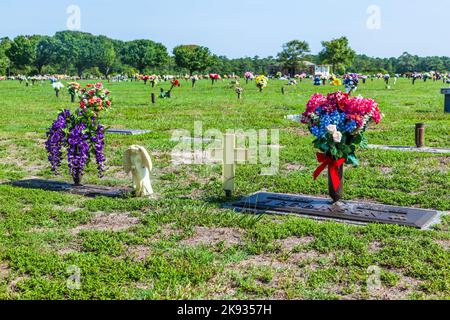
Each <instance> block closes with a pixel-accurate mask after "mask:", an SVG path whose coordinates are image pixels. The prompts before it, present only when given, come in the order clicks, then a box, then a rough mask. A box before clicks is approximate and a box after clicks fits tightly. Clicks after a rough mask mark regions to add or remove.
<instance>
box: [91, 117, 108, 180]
mask: <svg viewBox="0 0 450 320" xmlns="http://www.w3.org/2000/svg"><path fill="white" fill-rule="evenodd" d="M95 133H96V134H95V136H93V137H92V138H91V141H92V143H93V144H94V150H93V151H94V153H95V160H96V162H97V169H98V176H99V177H100V178H103V171H104V169H105V160H106V158H105V128H104V127H103V126H102V125H101V124H99V125H98V127H97V130H96V132H95Z"/></svg>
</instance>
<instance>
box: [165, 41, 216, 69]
mask: <svg viewBox="0 0 450 320" xmlns="http://www.w3.org/2000/svg"><path fill="white" fill-rule="evenodd" d="M173 54H174V56H175V62H176V64H177V66H178V67H180V68H185V69H187V70H189V74H190V75H192V74H193V73H194V72H195V71H200V72H201V71H204V70H205V69H206V68H208V67H209V66H210V65H211V62H212V60H211V53H210V51H209V49H208V48H206V47H201V46H197V45H181V46H177V47H175V48H174V49H173Z"/></svg>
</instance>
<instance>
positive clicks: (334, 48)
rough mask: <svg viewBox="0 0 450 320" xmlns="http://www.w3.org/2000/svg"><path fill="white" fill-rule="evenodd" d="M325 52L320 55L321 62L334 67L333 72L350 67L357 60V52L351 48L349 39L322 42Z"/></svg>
mask: <svg viewBox="0 0 450 320" xmlns="http://www.w3.org/2000/svg"><path fill="white" fill-rule="evenodd" d="M322 46H323V50H322V51H321V52H320V53H319V60H320V61H321V62H322V63H328V64H331V65H332V66H333V72H335V71H336V69H337V68H343V69H345V68H346V67H348V66H350V65H351V64H352V62H353V60H354V59H355V55H356V53H355V51H354V50H353V49H352V48H350V46H349V43H348V39H347V37H342V38H339V39H333V40H331V41H322Z"/></svg>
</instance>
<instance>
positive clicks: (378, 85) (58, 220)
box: [0, 80, 450, 299]
mask: <svg viewBox="0 0 450 320" xmlns="http://www.w3.org/2000/svg"><path fill="white" fill-rule="evenodd" d="M283 83H284V82H281V81H275V80H273V81H270V82H269V87H268V88H267V89H266V90H265V91H264V92H263V93H259V92H258V90H257V88H256V87H255V86H254V83H249V84H248V85H245V84H244V85H243V86H244V90H245V91H244V93H243V99H242V100H240V101H239V100H237V99H236V94H235V93H234V91H233V89H230V87H229V83H228V81H224V82H218V83H217V84H216V85H215V86H211V83H210V82H209V81H206V80H205V81H200V82H199V83H198V85H197V87H196V88H195V89H192V88H191V87H190V83H185V82H184V80H183V81H182V87H181V88H176V89H174V92H173V98H172V99H170V100H158V101H157V104H156V105H153V106H152V105H151V104H150V92H151V91H150V90H151V88H150V86H149V85H147V86H144V84H143V83H142V82H139V83H136V82H132V83H110V84H108V85H107V87H108V89H110V90H111V91H112V94H111V96H112V97H113V100H114V101H113V102H114V105H113V109H112V110H111V111H110V112H109V113H107V114H105V119H104V121H103V122H104V124H106V125H108V126H111V127H114V128H128V129H148V130H151V132H150V133H148V134H145V135H141V136H118V135H108V136H107V150H106V154H107V158H108V161H107V165H108V171H107V173H106V177H105V178H104V179H102V180H100V179H98V178H97V177H96V174H95V168H94V166H93V165H91V166H90V169H89V170H88V171H87V174H86V175H85V177H84V178H83V182H84V183H90V184H102V185H109V186H130V184H131V177H127V176H126V175H125V174H124V173H123V169H122V167H121V165H122V156H123V152H124V150H125V149H126V148H127V147H128V146H129V145H132V144H139V145H142V146H144V147H146V148H147V149H148V150H149V152H150V154H151V155H152V158H153V160H154V166H155V170H154V173H153V187H154V189H155V192H156V193H157V197H156V199H136V198H126V199H109V198H95V199H91V198H85V197H81V196H74V195H69V194H64V193H56V192H46V191H42V190H28V189H27V190H25V189H21V188H17V187H12V186H10V185H8V184H7V183H8V182H11V181H15V180H21V179H25V178H32V177H39V178H43V179H56V180H60V181H71V179H70V177H69V175H68V172H67V171H68V170H67V169H64V170H63V171H64V172H63V173H64V174H63V175H62V176H59V177H54V176H53V175H52V174H51V172H50V166H49V164H48V162H47V155H46V151H45V149H44V142H45V132H46V129H47V128H48V127H49V126H50V125H51V123H52V121H53V120H54V119H55V118H56V113H57V110H58V109H59V108H69V109H74V108H75V105H73V104H70V102H69V101H70V99H69V96H68V94H67V93H66V92H63V93H62V95H61V97H60V99H59V100H58V99H57V98H56V97H55V95H54V92H53V91H52V89H51V86H50V84H49V83H45V84H43V85H39V84H38V85H36V86H33V87H25V86H24V85H20V84H19V83H18V82H12V81H0V108H1V110H2V111H1V113H0V159H1V161H0V202H1V206H0V298H1V299H182V298H184V299H219V298H223V299H235V298H242V299H250V298H251V299H253V298H258V299H259V298H261V299H265V298H272V299H369V298H371V299H396V298H397V299H443V298H444V299H450V251H449V246H450V232H449V226H450V219H449V218H448V216H447V217H446V218H444V219H443V221H442V223H441V224H440V225H439V226H437V227H435V229H434V230H432V231H418V230H414V229H411V228H405V227H398V226H388V225H375V224H374V225H369V226H366V227H360V226H353V225H347V224H340V223H336V222H331V221H330V222H318V221H314V220H311V219H303V218H298V217H275V216H262V217H257V216H254V215H242V214H238V213H233V212H232V211H228V210H224V209H221V204H223V203H224V202H225V201H226V199H225V198H224V194H223V191H222V188H221V181H220V178H221V168H220V166H206V165H177V166H175V165H173V164H172V163H171V150H172V148H173V147H174V146H175V145H176V142H171V141H170V138H171V131H172V130H174V129H188V130H191V131H193V128H194V121H202V122H203V129H204V130H205V131H206V130H207V129H211V128H217V129H219V130H221V131H225V130H226V129H229V128H231V129H244V130H245V129H272V128H274V129H279V130H280V144H281V145H282V146H284V148H282V149H281V151H280V170H279V172H278V174H276V175H274V176H262V175H260V171H261V168H262V166H260V165H242V166H239V167H238V169H237V179H236V186H237V189H236V193H235V196H236V198H239V197H242V196H245V195H247V194H250V193H253V192H256V191H259V190H267V191H271V192H280V193H298V194H309V195H317V196H326V195H327V181H326V178H325V176H322V177H321V178H319V179H318V181H317V182H314V181H313V180H312V173H313V171H314V170H315V168H316V167H317V163H316V160H315V157H314V155H315V150H314V149H313V147H312V144H311V142H312V140H313V138H312V136H311V135H309V134H308V132H307V130H306V129H305V127H304V126H302V125H301V124H298V123H295V122H292V121H288V120H285V119H284V117H285V116H286V115H288V114H298V113H301V112H303V110H304V108H305V104H306V102H307V101H308V99H309V97H310V96H311V94H312V93H314V92H316V91H319V92H323V93H326V92H331V91H334V90H336V88H335V87H331V86H325V87H318V88H317V87H314V86H313V85H312V83H311V81H305V82H303V83H302V84H300V85H299V86H298V87H296V88H293V87H289V88H288V89H287V90H286V91H287V93H286V94H285V95H282V94H281V86H282V84H283ZM160 86H163V87H165V88H166V89H168V87H169V85H168V84H164V83H162V84H160V85H159V86H157V87H156V88H154V92H155V93H158V92H159V88H160ZM442 86H443V84H442V83H441V82H438V83H433V82H431V81H429V82H427V83H424V82H418V83H416V85H415V86H412V85H411V83H410V81H407V80H399V83H398V84H397V85H396V86H393V89H392V90H386V89H385V85H384V82H383V81H382V80H375V81H373V82H371V81H368V83H367V84H366V85H362V84H361V86H360V88H359V91H358V93H360V94H362V95H363V96H365V97H371V98H375V99H376V100H377V101H378V102H379V104H380V109H381V110H382V112H383V113H384V114H385V118H384V119H383V121H382V123H381V124H380V125H379V126H377V127H373V128H372V129H371V130H369V131H368V138H369V142H370V143H371V144H387V145H404V146H408V145H410V146H411V145H414V124H415V123H417V122H425V123H426V124H427V127H426V144H427V146H434V147H443V148H450V115H449V114H444V112H443V100H444V98H443V96H442V95H441V94H440V93H439V89H440V88H441V87H442ZM342 90H343V88H342ZM359 156H360V160H361V162H362V165H361V166H360V167H358V168H348V169H347V170H346V173H345V179H346V180H345V199H354V200H355V199H356V200H358V199H360V200H368V201H373V202H379V203H384V204H394V205H402V206H413V207H421V208H430V209H437V210H440V211H448V210H450V179H449V178H450V175H449V173H450V171H449V159H450V157H449V156H448V154H447V155H445V154H427V153H416V152H409V153H407V152H399V151H385V150H372V149H371V150H361V151H360V152H359ZM64 168H67V167H66V166H65V167H64ZM373 266H377V267H379V268H380V269H379V274H380V279H381V286H380V287H379V288H378V290H369V289H368V286H367V283H368V282H370V280H371V279H372V277H373V275H372V274H371V272H370V270H371V268H372V267H373ZM77 268H78V269H77ZM73 270H79V271H80V274H81V288H80V289H79V290H71V289H70V288H69V287H70V286H69V287H68V286H67V281H68V279H69V277H70V276H71V275H73V272H74V271H73ZM368 270H369V271H368ZM69 280H70V279H69ZM369 288H370V287H369Z"/></svg>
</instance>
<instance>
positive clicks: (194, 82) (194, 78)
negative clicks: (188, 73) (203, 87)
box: [191, 75, 199, 88]
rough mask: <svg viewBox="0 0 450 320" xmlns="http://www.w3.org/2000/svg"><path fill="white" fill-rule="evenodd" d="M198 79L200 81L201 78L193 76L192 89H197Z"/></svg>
mask: <svg viewBox="0 0 450 320" xmlns="http://www.w3.org/2000/svg"><path fill="white" fill-rule="evenodd" d="M198 79H199V77H198V76H196V75H194V76H192V77H191V81H192V88H194V87H195V84H196V83H197V81H198Z"/></svg>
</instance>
